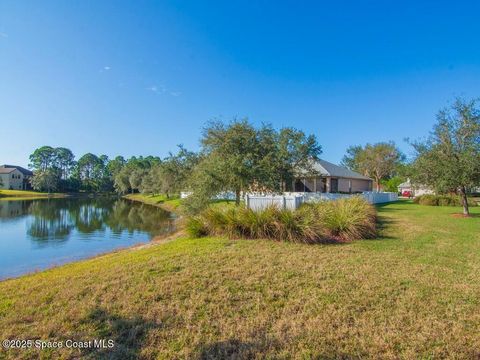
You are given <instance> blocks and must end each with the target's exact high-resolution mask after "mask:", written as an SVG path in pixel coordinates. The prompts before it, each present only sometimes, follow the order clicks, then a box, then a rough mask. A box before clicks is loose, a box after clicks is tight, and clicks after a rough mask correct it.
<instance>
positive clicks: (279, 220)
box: [186, 197, 376, 243]
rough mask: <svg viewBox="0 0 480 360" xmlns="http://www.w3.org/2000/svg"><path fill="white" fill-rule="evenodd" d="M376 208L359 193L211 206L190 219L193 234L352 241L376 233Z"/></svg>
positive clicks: (287, 239) (312, 240)
mask: <svg viewBox="0 0 480 360" xmlns="http://www.w3.org/2000/svg"><path fill="white" fill-rule="evenodd" d="M375 224H376V212H375V208H374V207H373V206H372V205H370V204H368V203H367V202H366V201H365V200H364V199H362V198H360V197H353V198H349V199H341V200H337V201H328V202H319V203H314V204H305V205H303V206H302V207H300V208H299V209H298V210H295V211H291V210H286V209H279V208H277V207H275V206H271V207H267V208H265V209H263V210H261V211H253V210H251V209H247V208H245V207H243V206H242V207H235V208H219V207H209V208H207V209H206V210H204V211H203V212H201V213H200V214H199V215H197V216H194V217H190V218H189V219H188V220H187V226H186V229H187V232H188V233H189V234H190V236H192V237H202V236H207V235H212V236H227V237H229V238H247V239H273V240H281V241H291V242H304V243H315V242H328V241H332V240H334V241H351V240H355V239H365V238H371V237H373V236H375V233H376V226H375Z"/></svg>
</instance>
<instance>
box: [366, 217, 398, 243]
mask: <svg viewBox="0 0 480 360" xmlns="http://www.w3.org/2000/svg"><path fill="white" fill-rule="evenodd" d="M397 223H398V221H397V220H395V219H393V218H391V217H386V216H381V214H379V216H377V223H376V226H377V236H375V237H374V238H371V239H366V240H398V237H395V236H391V235H388V234H389V233H391V231H390V230H391V228H392V226H394V225H395V224H397Z"/></svg>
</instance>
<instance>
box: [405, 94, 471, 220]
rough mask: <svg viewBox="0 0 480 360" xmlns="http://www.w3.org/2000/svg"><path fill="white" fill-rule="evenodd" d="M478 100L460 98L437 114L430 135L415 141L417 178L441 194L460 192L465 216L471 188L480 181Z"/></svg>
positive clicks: (415, 176)
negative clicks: (425, 138)
mask: <svg viewBox="0 0 480 360" xmlns="http://www.w3.org/2000/svg"><path fill="white" fill-rule="evenodd" d="M478 101H479V100H470V101H466V100H464V99H460V98H458V99H456V101H455V102H454V103H453V104H452V106H451V107H450V108H446V109H443V110H441V111H440V112H439V113H438V114H437V123H436V124H435V126H434V128H433V131H432V133H431V134H430V136H429V138H428V139H427V140H426V141H421V142H416V143H413V144H412V145H413V147H414V149H415V150H416V152H417V158H416V160H415V162H414V164H413V169H414V172H413V174H414V180H415V181H416V182H418V183H420V184H424V185H428V186H431V187H434V188H435V189H436V190H437V191H438V192H440V193H442V192H451V191H455V192H457V193H459V194H460V196H461V200H462V204H463V213H464V214H465V215H469V208H468V200H467V191H468V189H469V188H473V187H476V186H478V185H479V184H480V109H479V107H478Z"/></svg>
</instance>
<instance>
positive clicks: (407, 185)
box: [398, 179, 435, 196]
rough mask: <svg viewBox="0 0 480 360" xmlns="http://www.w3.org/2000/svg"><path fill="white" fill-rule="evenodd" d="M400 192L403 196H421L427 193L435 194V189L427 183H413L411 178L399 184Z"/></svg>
mask: <svg viewBox="0 0 480 360" xmlns="http://www.w3.org/2000/svg"><path fill="white" fill-rule="evenodd" d="M398 192H399V193H400V194H401V195H402V196H421V195H426V194H435V191H433V190H432V189H430V188H429V187H427V186H425V185H416V184H412V182H411V181H410V179H407V181H405V182H403V183H401V184H400V185H398Z"/></svg>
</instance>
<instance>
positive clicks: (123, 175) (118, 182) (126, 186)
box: [113, 166, 131, 194]
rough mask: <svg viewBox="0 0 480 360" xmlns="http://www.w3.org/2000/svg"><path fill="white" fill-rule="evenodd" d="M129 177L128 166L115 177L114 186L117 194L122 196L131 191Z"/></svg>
mask: <svg viewBox="0 0 480 360" xmlns="http://www.w3.org/2000/svg"><path fill="white" fill-rule="evenodd" d="M129 176H130V169H129V168H128V167H126V166H124V167H123V168H122V169H120V170H119V171H118V172H117V173H116V174H115V175H114V178H113V186H114V188H115V191H116V192H118V193H120V194H126V193H128V192H130V191H131V187H130V181H129Z"/></svg>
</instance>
